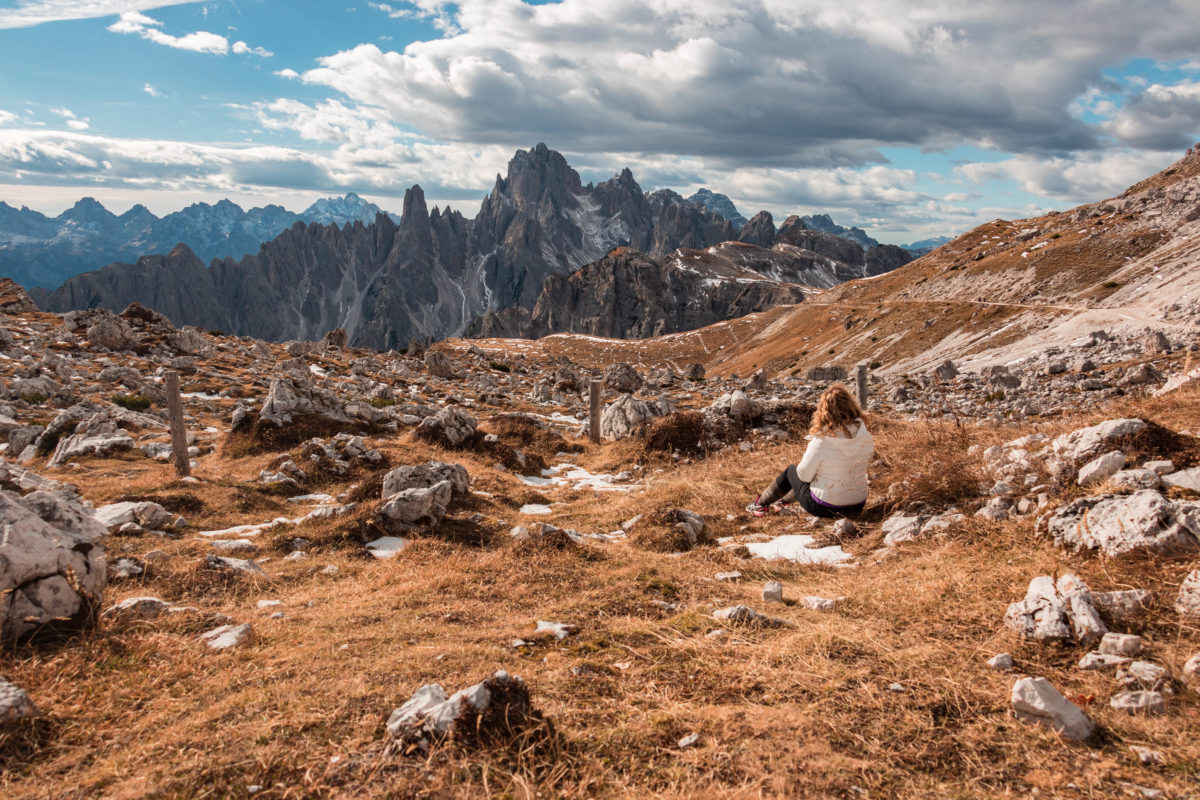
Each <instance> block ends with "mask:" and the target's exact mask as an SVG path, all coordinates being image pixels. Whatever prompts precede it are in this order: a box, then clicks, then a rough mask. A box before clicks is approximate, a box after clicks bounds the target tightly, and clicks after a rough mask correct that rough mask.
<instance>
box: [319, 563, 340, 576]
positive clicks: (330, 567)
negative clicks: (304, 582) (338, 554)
mask: <svg viewBox="0 0 1200 800" xmlns="http://www.w3.org/2000/svg"><path fill="white" fill-rule="evenodd" d="M321 574H322V575H337V574H338V566H337V564H326V565H325V568H324V569H322V570H321Z"/></svg>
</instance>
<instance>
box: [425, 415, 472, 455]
mask: <svg viewBox="0 0 1200 800" xmlns="http://www.w3.org/2000/svg"><path fill="white" fill-rule="evenodd" d="M478 424H479V423H478V422H477V420H476V419H475V418H474V417H472V416H471V415H470V414H468V413H467V412H466V411H463V410H462V409H461V408H458V407H456V406H446V407H445V408H443V409H442V410H440V411H438V412H437V413H436V414H434V415H433V416H431V417H426V418H425V419H423V420H421V424H420V425H418V426H417V436H418V437H420V438H422V439H424V440H426V441H429V442H435V443H437V444H441V445H444V446H447V447H459V446H460V445H462V444H464V443H466V442H467V441H468V440H470V439H471V438H472V437H473V436H474V435H475V428H476V426H477V425H478Z"/></svg>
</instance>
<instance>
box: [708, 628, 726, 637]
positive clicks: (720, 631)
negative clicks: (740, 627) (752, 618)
mask: <svg viewBox="0 0 1200 800" xmlns="http://www.w3.org/2000/svg"><path fill="white" fill-rule="evenodd" d="M727 635H728V632H727V631H725V630H723V629H721V628H715V629H714V630H711V631H709V632H708V633H706V634H704V638H705V639H724V638H725V637H726V636H727Z"/></svg>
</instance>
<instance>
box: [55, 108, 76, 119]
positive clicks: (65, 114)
mask: <svg viewBox="0 0 1200 800" xmlns="http://www.w3.org/2000/svg"><path fill="white" fill-rule="evenodd" d="M50 113H51V114H57V115H58V116H60V117H62V118H63V119H75V112H74V111H72V110H71V109H69V108H52V109H50Z"/></svg>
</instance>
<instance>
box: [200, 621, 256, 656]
mask: <svg viewBox="0 0 1200 800" xmlns="http://www.w3.org/2000/svg"><path fill="white" fill-rule="evenodd" d="M252 634H253V630H252V629H251V627H250V623H249V622H246V623H244V624H242V625H222V626H220V627H219V628H213V629H212V630H211V631H208V632H206V633H202V634H200V635H199V636H197V637H196V640H197V641H200V642H203V643H204V644H206V645H208V646H209V647H210V648H211V649H213V650H228V649H229V648H231V647H240V646H242V645H244V644H248V643H249V642H250V638H251V636H252Z"/></svg>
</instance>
